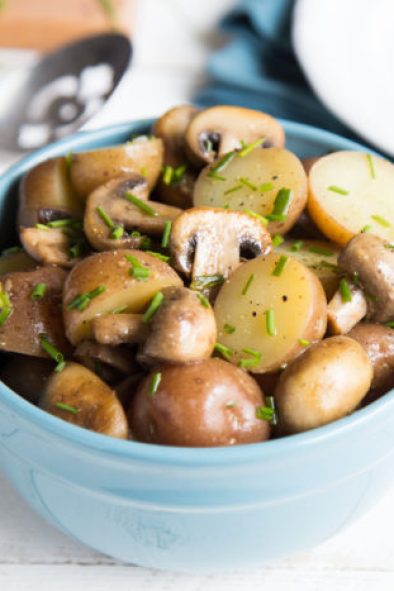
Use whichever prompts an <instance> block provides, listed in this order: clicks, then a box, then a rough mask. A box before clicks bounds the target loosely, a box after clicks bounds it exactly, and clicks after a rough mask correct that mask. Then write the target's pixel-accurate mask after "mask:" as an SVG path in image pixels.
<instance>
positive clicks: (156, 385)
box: [149, 371, 161, 397]
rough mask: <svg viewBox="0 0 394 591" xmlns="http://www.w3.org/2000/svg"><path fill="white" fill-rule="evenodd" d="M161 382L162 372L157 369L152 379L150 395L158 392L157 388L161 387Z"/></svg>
mask: <svg viewBox="0 0 394 591" xmlns="http://www.w3.org/2000/svg"><path fill="white" fill-rule="evenodd" d="M160 382H161V373H160V372H159V371H157V372H155V373H154V374H153V376H152V379H151V381H150V384H149V397H152V396H154V395H155V394H156V392H157V390H158V389H159V385H160Z"/></svg>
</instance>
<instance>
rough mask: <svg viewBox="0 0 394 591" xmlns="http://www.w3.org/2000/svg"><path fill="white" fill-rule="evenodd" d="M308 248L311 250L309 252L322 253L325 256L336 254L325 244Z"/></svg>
mask: <svg viewBox="0 0 394 591" xmlns="http://www.w3.org/2000/svg"><path fill="white" fill-rule="evenodd" d="M308 250H309V252H314V253H315V254H321V255H323V256H325V257H332V256H334V253H333V252H332V250H329V249H328V248H324V247H323V246H316V245H312V246H310V247H309V248H308Z"/></svg>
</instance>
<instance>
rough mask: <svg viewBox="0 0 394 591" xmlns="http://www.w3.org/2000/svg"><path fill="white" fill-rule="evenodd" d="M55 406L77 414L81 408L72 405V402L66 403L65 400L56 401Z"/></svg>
mask: <svg viewBox="0 0 394 591" xmlns="http://www.w3.org/2000/svg"><path fill="white" fill-rule="evenodd" d="M55 406H56V408H60V410H65V411H66V412H70V413H71V414H73V415H76V414H78V413H79V408H76V407H75V406H70V404H66V403H65V402H56V404H55Z"/></svg>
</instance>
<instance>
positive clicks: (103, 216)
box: [96, 206, 115, 230]
mask: <svg viewBox="0 0 394 591" xmlns="http://www.w3.org/2000/svg"><path fill="white" fill-rule="evenodd" d="M96 211H97V213H98V214H99V216H100V217H101V219H102V220H103V222H104V224H105V225H106V226H107V227H108V228H110V229H111V230H112V229H113V228H114V227H115V224H114V222H113V221H112V219H111V218H110V216H109V215H108V214H107V212H106V211H105V209H104V208H103V207H101V206H99V207H97V208H96Z"/></svg>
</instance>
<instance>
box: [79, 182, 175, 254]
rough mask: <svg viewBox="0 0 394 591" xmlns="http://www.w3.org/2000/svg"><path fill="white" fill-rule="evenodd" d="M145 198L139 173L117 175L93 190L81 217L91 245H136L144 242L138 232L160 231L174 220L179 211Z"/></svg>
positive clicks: (104, 247) (145, 187) (111, 247)
mask: <svg viewBox="0 0 394 591" xmlns="http://www.w3.org/2000/svg"><path fill="white" fill-rule="evenodd" d="M148 197H149V188H148V184H147V182H146V179H145V178H144V177H142V176H140V175H131V176H130V175H129V176H127V177H125V176H123V177H117V178H115V179H112V180H110V181H108V183H106V184H105V185H101V186H100V187H98V189H96V190H95V191H93V193H91V194H90V195H89V197H88V199H87V202H86V210H85V218H84V229H85V233H86V236H87V238H88V240H89V242H90V244H91V245H92V246H93V247H94V248H96V249H97V250H116V249H118V248H139V247H141V246H142V245H143V243H144V241H146V236H143V235H141V232H142V233H148V234H152V235H160V234H162V232H163V230H164V227H165V224H166V222H167V221H172V220H174V219H175V218H176V217H177V216H178V215H179V214H180V213H181V211H182V210H180V209H178V208H176V207H171V206H169V205H163V204H162V203H157V202H153V201H149V202H148ZM130 198H131V199H133V201H130V200H129V199H130ZM129 231H131V234H130V233H129Z"/></svg>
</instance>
